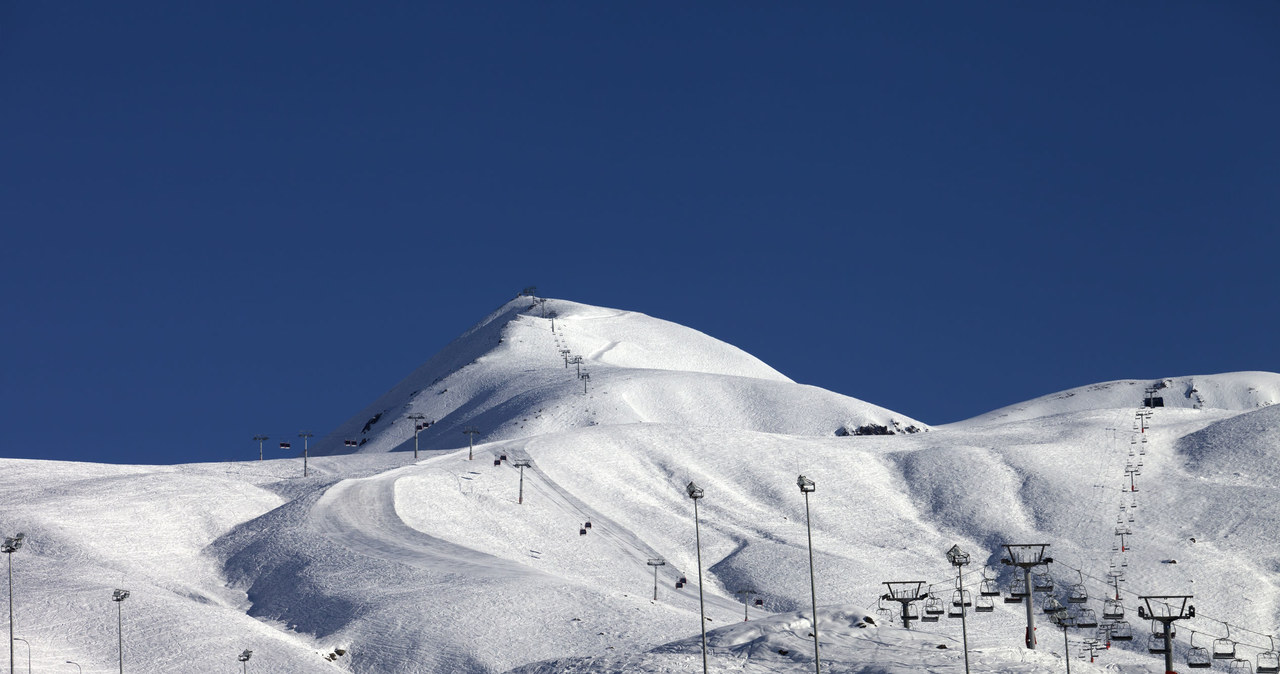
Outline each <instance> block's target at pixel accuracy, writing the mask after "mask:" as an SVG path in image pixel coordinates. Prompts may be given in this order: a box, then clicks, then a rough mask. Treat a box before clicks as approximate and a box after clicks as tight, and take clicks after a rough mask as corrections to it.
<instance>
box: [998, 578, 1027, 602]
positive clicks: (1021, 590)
mask: <svg viewBox="0 0 1280 674" xmlns="http://www.w3.org/2000/svg"><path fill="white" fill-rule="evenodd" d="M1027 594H1028V593H1027V582H1026V580H1025V579H1024V578H1023V577H1022V576H1014V578H1013V582H1011V583H1009V596H1007V597H1005V598H1004V603H1006V604H1021V603H1022V598H1023V597H1025V596H1027Z"/></svg>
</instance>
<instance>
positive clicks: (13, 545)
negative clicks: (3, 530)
mask: <svg viewBox="0 0 1280 674" xmlns="http://www.w3.org/2000/svg"><path fill="white" fill-rule="evenodd" d="M25 538H26V534H14V535H13V536H11V537H9V538H6V539H4V544H3V545H0V552H3V553H4V554H5V555H6V556H7V557H8V558H9V674H14V670H13V642H14V637H13V553H15V552H17V551H18V550H19V549H20V548H22V541H23V539H25Z"/></svg>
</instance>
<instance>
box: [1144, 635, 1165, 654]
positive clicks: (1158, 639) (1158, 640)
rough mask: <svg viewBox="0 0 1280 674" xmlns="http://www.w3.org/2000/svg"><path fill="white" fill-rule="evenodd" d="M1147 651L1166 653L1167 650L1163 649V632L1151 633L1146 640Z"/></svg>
mask: <svg viewBox="0 0 1280 674" xmlns="http://www.w3.org/2000/svg"><path fill="white" fill-rule="evenodd" d="M1147 652H1149V653H1157V654H1158V653H1167V652H1168V651H1167V650H1165V647H1164V635H1163V634H1158V635H1157V634H1152V635H1151V638H1149V639H1148V640H1147Z"/></svg>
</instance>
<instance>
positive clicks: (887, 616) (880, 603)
mask: <svg viewBox="0 0 1280 674" xmlns="http://www.w3.org/2000/svg"><path fill="white" fill-rule="evenodd" d="M876 617H877V618H879V619H880V620H882V621H884V622H885V624H892V623H893V609H891V608H889V607H888V606H885V605H884V597H881V598H879V599H877V600H876Z"/></svg>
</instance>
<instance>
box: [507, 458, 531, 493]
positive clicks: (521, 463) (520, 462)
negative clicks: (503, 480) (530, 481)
mask: <svg viewBox="0 0 1280 674" xmlns="http://www.w3.org/2000/svg"><path fill="white" fill-rule="evenodd" d="M511 465H513V466H515V467H516V468H519V469H520V497H519V498H517V499H516V503H524V469H525V468H532V467H533V463H532V462H530V461H529V460H528V459H516V460H515V461H512V462H511Z"/></svg>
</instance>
